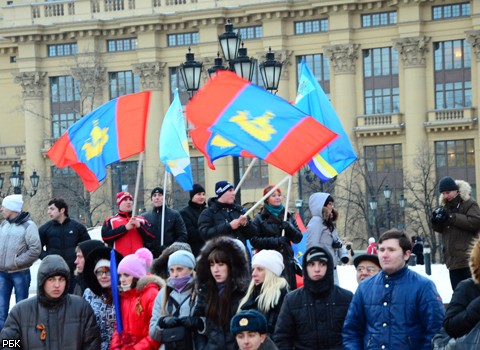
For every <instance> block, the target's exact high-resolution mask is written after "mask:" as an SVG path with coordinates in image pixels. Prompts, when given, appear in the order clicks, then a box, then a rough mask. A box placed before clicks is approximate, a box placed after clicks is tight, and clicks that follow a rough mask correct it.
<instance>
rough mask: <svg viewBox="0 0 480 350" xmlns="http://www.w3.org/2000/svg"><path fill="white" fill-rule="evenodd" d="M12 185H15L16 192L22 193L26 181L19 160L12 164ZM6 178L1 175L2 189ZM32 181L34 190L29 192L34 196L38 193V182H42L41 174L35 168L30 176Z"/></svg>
mask: <svg viewBox="0 0 480 350" xmlns="http://www.w3.org/2000/svg"><path fill="white" fill-rule="evenodd" d="M9 180H10V186H11V187H13V193H14V194H22V188H23V183H24V177H23V175H21V174H20V164H19V163H18V162H17V161H14V162H13V164H12V175H10V178H9ZM4 181H5V179H4V178H3V177H0V189H1V188H2V187H3V183H4ZM30 182H31V184H32V188H33V192H27V193H28V195H30V197H33V196H35V195H36V194H37V190H38V183H39V182H40V176H39V175H38V174H37V172H36V171H35V170H33V173H32V175H31V176H30Z"/></svg>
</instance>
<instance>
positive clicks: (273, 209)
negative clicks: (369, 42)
mask: <svg viewBox="0 0 480 350" xmlns="http://www.w3.org/2000/svg"><path fill="white" fill-rule="evenodd" d="M265 208H266V209H267V210H268V211H269V212H270V213H271V214H272V215H274V216H276V217H277V218H278V217H279V216H280V214H281V213H282V211H283V209H285V208H284V206H283V204H280V205H279V206H278V207H274V206H272V205H269V204H265Z"/></svg>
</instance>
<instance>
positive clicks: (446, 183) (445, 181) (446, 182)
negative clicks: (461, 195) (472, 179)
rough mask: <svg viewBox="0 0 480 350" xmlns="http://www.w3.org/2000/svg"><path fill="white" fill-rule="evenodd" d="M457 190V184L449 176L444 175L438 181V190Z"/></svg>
mask: <svg viewBox="0 0 480 350" xmlns="http://www.w3.org/2000/svg"><path fill="white" fill-rule="evenodd" d="M447 191H458V185H457V183H456V182H455V180H454V179H452V178H451V177H450V176H445V177H444V178H442V179H441V180H440V182H439V183H438V192H440V193H443V192H447Z"/></svg>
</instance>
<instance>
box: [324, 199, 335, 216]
mask: <svg viewBox="0 0 480 350" xmlns="http://www.w3.org/2000/svg"><path fill="white" fill-rule="evenodd" d="M325 207H326V208H327V209H328V212H329V213H330V214H331V213H332V211H333V207H334V204H333V202H328V203H327V205H326V206H325Z"/></svg>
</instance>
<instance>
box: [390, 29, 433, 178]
mask: <svg viewBox="0 0 480 350" xmlns="http://www.w3.org/2000/svg"><path fill="white" fill-rule="evenodd" d="M430 40H431V38H430V37H423V36H418V37H409V38H401V39H395V40H393V43H394V47H395V49H396V50H397V51H398V53H399V54H400V57H401V59H402V62H403V67H404V77H405V78H404V84H405V88H404V89H402V91H403V94H402V98H403V101H402V106H404V111H405V114H404V124H405V133H406V134H407V135H408V139H409V140H415V141H416V142H405V143H404V145H403V151H402V153H403V159H404V162H403V164H404V168H405V169H413V168H414V167H415V157H416V155H417V154H418V150H419V148H420V147H422V148H424V147H426V146H428V145H427V135H426V132H425V126H424V122H425V121H426V120H427V114H426V111H427V109H428V108H427V87H426V64H425V55H426V53H427V52H428V43H429V42H430Z"/></svg>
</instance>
